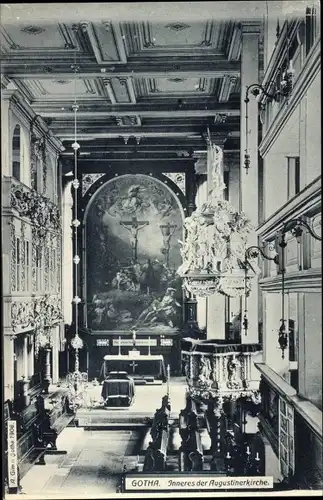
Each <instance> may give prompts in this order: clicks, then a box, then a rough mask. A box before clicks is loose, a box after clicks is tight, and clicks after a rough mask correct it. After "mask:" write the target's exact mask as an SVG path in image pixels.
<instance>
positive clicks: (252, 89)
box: [243, 59, 295, 173]
mask: <svg viewBox="0 0 323 500" xmlns="http://www.w3.org/2000/svg"><path fill="white" fill-rule="evenodd" d="M294 74H295V70H294V68H293V61H292V60H291V59H290V61H289V66H288V68H287V69H285V71H283V73H282V79H281V81H280V83H279V86H277V84H276V83H274V82H273V83H271V84H269V85H268V88H274V91H273V93H269V92H268V91H267V90H266V89H265V88H264V87H263V86H262V85H260V84H259V83H252V84H251V85H248V86H247V87H246V95H245V99H244V102H245V104H246V149H245V155H244V163H243V167H244V168H245V169H246V173H248V170H249V168H250V154H249V147H248V135H249V126H248V122H249V115H248V104H249V102H250V99H249V95H250V94H251V95H253V96H254V97H255V98H256V100H257V101H258V102H259V103H260V102H261V100H262V98H263V96H266V97H267V98H268V99H269V101H272V100H275V101H278V100H279V98H280V97H281V96H282V97H289V96H290V94H291V92H292V90H293V76H294Z"/></svg>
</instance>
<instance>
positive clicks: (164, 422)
mask: <svg viewBox="0 0 323 500" xmlns="http://www.w3.org/2000/svg"><path fill="white" fill-rule="evenodd" d="M170 411H171V407H170V401H169V397H168V396H164V397H163V399H162V405H161V408H159V409H157V410H156V412H155V415H154V418H153V422H152V427H151V430H150V435H151V438H152V441H151V442H150V443H149V445H148V447H147V450H146V453H145V459H144V466H143V472H163V471H165V470H166V460H167V449H168V440H169V417H170Z"/></svg>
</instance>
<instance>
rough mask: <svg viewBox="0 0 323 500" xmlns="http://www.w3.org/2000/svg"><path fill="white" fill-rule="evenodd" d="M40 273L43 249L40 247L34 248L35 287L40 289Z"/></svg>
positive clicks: (41, 270)
mask: <svg viewBox="0 0 323 500" xmlns="http://www.w3.org/2000/svg"><path fill="white" fill-rule="evenodd" d="M42 275H43V251H42V248H41V247H39V246H38V247H37V249H36V288H37V290H38V291H39V290H41V289H42Z"/></svg>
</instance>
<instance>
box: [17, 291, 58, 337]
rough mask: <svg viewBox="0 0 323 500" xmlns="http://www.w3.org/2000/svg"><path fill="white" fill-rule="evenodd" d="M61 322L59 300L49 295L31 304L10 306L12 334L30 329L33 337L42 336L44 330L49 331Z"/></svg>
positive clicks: (21, 303)
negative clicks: (32, 331) (33, 334)
mask: <svg viewBox="0 0 323 500" xmlns="http://www.w3.org/2000/svg"><path fill="white" fill-rule="evenodd" d="M61 320H62V312H61V300H60V297H58V296H51V295H49V294H47V295H44V296H42V297H40V298H37V299H34V300H32V301H31V302H13V303H12V304H11V327H12V329H13V331H14V332H17V331H19V330H25V329H26V328H32V329H33V330H34V331H35V335H42V334H43V333H44V329H51V328H53V327H54V326H55V325H57V324H58V323H59V322H60V321H61Z"/></svg>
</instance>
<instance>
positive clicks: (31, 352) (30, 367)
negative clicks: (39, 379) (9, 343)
mask: <svg viewBox="0 0 323 500" xmlns="http://www.w3.org/2000/svg"><path fill="white" fill-rule="evenodd" d="M34 356H35V352H34V336H33V335H32V336H31V337H30V339H29V349H28V377H31V376H32V375H34Z"/></svg>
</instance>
